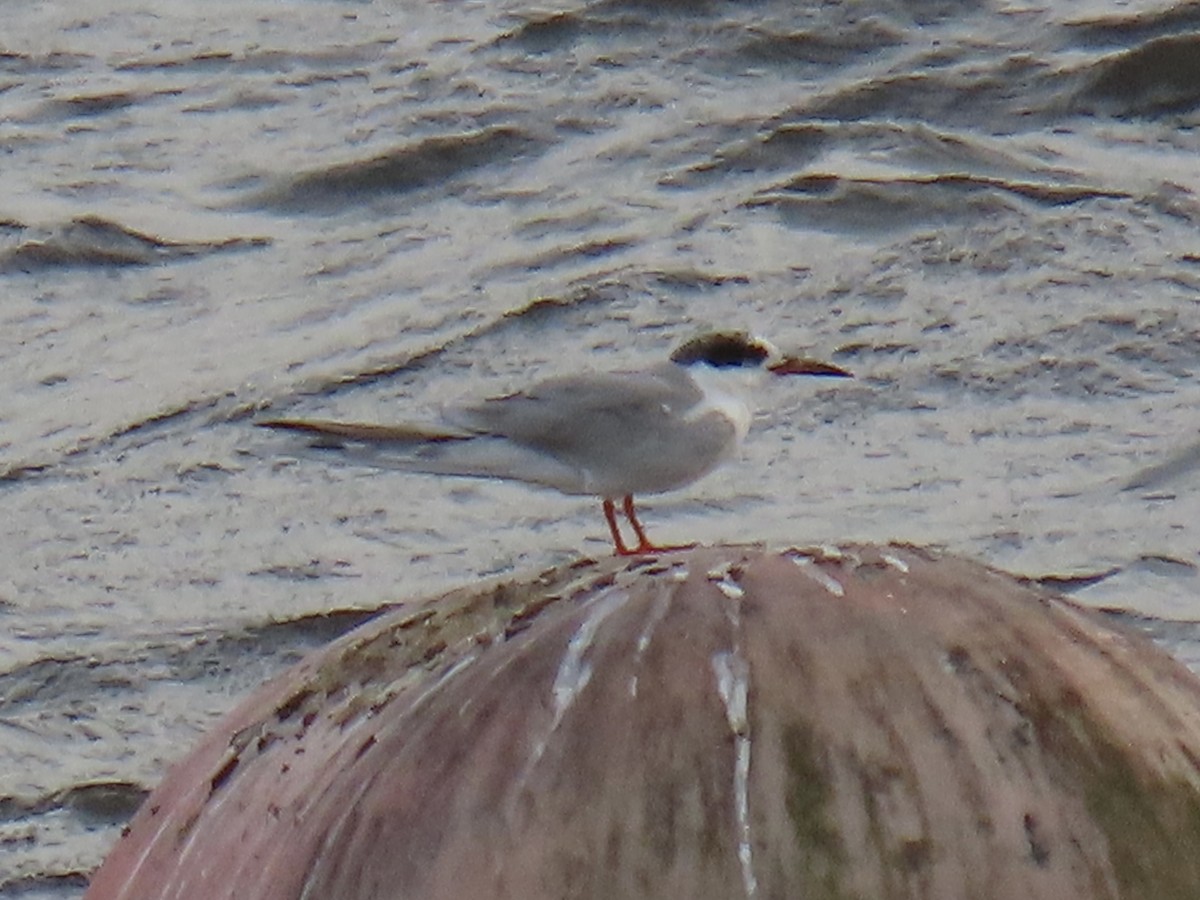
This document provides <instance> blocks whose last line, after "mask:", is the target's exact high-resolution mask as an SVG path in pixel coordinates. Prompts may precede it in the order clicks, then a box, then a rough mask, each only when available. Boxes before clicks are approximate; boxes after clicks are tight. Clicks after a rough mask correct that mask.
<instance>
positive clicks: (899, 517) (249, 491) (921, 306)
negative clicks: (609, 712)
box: [0, 0, 1200, 898]
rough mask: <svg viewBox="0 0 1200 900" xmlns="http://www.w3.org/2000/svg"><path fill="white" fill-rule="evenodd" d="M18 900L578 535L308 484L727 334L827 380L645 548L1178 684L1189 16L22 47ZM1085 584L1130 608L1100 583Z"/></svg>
mask: <svg viewBox="0 0 1200 900" xmlns="http://www.w3.org/2000/svg"><path fill="white" fill-rule="evenodd" d="M0 10H2V11H3V13H4V16H5V29H4V34H3V37H0V148H2V150H3V162H4V165H3V166H2V167H0V198H2V200H3V205H2V206H0V298H2V301H3V302H2V304H0V326H2V327H0V353H2V357H0V358H2V360H3V372H4V375H5V378H4V386H5V390H4V391H3V394H2V395H0V423H2V426H3V427H2V430H0V477H2V478H3V481H2V482H0V497H2V502H3V504H4V509H5V513H6V515H5V516H4V518H3V520H2V521H0V555H2V561H3V566H2V567H0V897H6V896H21V897H37V898H42V897H47V898H62V897H77V896H78V895H79V894H80V893H81V892H82V889H83V885H84V883H85V877H86V873H87V872H88V871H90V870H91V868H93V867H94V866H95V865H96V863H97V862H98V861H99V860H100V859H101V858H102V855H103V853H104V851H105V849H106V847H107V846H109V845H110V844H111V842H112V841H113V840H115V839H116V836H117V833H118V831H119V826H120V823H121V822H123V821H124V819H125V818H126V817H127V816H128V814H129V811H130V810H131V809H132V808H133V807H134V806H136V803H137V802H138V800H139V799H140V797H141V796H142V793H143V791H144V790H146V789H148V788H149V787H151V786H152V785H153V784H154V783H155V782H156V780H157V779H158V777H159V776H160V774H161V772H162V771H163V768H164V766H165V765H166V764H167V763H168V762H169V761H170V760H172V759H175V758H177V757H178V756H180V755H181V754H182V753H183V752H185V751H186V749H187V747H188V746H189V745H190V744H191V743H192V742H193V741H194V740H195V737H196V735H197V734H198V733H199V731H201V730H203V729H204V728H205V727H206V726H207V725H208V724H209V723H210V722H211V721H212V719H213V717H215V716H216V715H219V714H220V712H222V711H223V710H225V709H228V708H229V707H230V706H231V705H232V704H233V703H235V702H236V700H237V698H238V696H240V695H241V694H243V693H244V692H245V691H246V690H247V689H249V687H251V686H252V685H254V684H255V683H258V682H260V681H261V680H262V679H264V678H266V677H269V676H270V675H271V674H272V673H274V672H276V671H278V669H279V668H280V667H281V666H283V665H285V664H287V663H288V662H289V661H292V660H294V659H296V658H298V656H299V655H300V654H301V653H303V652H304V650H305V649H307V648H309V647H312V646H316V645H318V644H320V643H321V642H322V641H324V640H327V639H328V638H329V637H330V636H331V635H333V634H336V633H338V632H339V631H341V630H343V629H345V628H347V627H350V626H351V625H353V624H354V623H355V622H357V621H359V620H360V619H361V615H360V614H359V613H356V612H355V611H356V610H371V609H374V608H376V607H378V606H379V605H381V604H383V603H387V602H393V601H398V600H403V599H404V598H406V597H413V596H419V595H425V594H428V593H430V592H435V591H439V590H443V589H447V588H450V587H453V586H458V585H460V584H463V583H465V582H469V581H470V580H471V579H473V578H475V577H478V576H479V575H482V574H494V573H503V572H508V571H523V570H527V569H529V568H531V567H543V566H546V565H548V564H551V563H554V562H559V561H562V560H565V559H569V558H572V557H573V556H575V555H577V554H579V553H581V552H582V553H592V554H594V553H604V552H607V546H606V538H605V528H604V526H603V523H602V520H601V518H600V515H599V509H598V504H597V503H593V502H591V501H587V500H581V499H579V498H564V497H559V496H557V495H555V494H552V493H549V492H542V491H536V490H531V489H527V488H524V487H521V486H519V485H504V484H490V483H478V482H471V481H443V480H438V479H434V478H425V477H420V476H407V475H399V474H387V475H383V476H376V475H373V474H371V473H364V472H361V471H359V470H355V469H351V468H333V467H327V466H322V465H319V464H316V463H313V462H311V461H309V460H300V461H297V460H295V459H292V458H290V457H289V456H288V451H287V444H286V442H284V441H281V439H280V437H279V436H278V435H272V434H268V433H265V432H261V431H259V430H256V429H254V428H253V427H252V424H251V423H252V421H253V419H254V417H255V416H256V415H259V414H261V413H263V412H265V411H267V410H269V412H270V414H271V415H319V416H322V417H330V418H332V417H347V418H362V419H367V420H387V419H389V418H391V419H402V418H404V419H410V418H418V419H419V418H420V417H422V416H423V415H427V414H429V413H430V412H431V411H432V410H434V409H436V407H437V405H438V404H439V403H442V402H445V401H447V400H449V399H452V398H455V397H460V396H464V395H472V394H476V393H480V392H501V391H505V390H508V389H511V388H513V387H516V386H519V385H520V384H522V383H523V382H525V381H526V380H527V379H529V378H532V377H537V376H543V375H550V374H554V373H560V372H566V371H576V370H578V369H581V368H585V367H597V368H604V367H621V366H625V365H636V364H638V363H640V362H643V361H644V360H646V359H648V358H654V357H658V356H661V355H662V354H665V353H666V352H667V350H668V349H669V348H670V347H671V346H672V345H673V344H674V343H675V342H676V341H677V340H679V339H680V338H683V337H687V336H690V335H691V334H693V333H694V332H695V331H696V330H697V329H699V328H701V327H707V326H713V325H717V326H735V327H749V328H752V329H753V330H756V331H759V332H761V333H765V334H767V335H769V336H770V337H771V338H772V339H773V340H774V341H775V342H776V343H777V344H779V345H781V346H785V347H788V348H790V349H797V350H803V351H806V352H809V353H811V354H813V355H819V356H825V357H827V358H831V359H834V360H835V361H837V362H838V363H839V364H841V365H844V366H846V367H848V368H850V369H852V370H853V371H855V373H856V374H857V375H858V378H857V379H856V380H855V381H854V382H852V383H849V384H847V383H837V384H827V383H823V384H806V385H797V384H796V383H795V382H791V383H788V384H782V383H781V384H776V385H774V386H772V387H771V388H770V390H769V392H768V393H767V394H766V396H763V397H762V398H761V411H760V414H759V416H758V418H757V419H756V422H755V427H754V429H753V430H752V433H751V436H750V440H749V442H748V444H747V447H746V450H745V452H744V453H743V454H742V457H741V459H740V460H739V461H738V462H737V463H735V464H733V465H730V466H729V467H727V468H726V469H724V470H722V471H721V472H720V473H719V474H717V475H714V476H712V477H710V478H709V479H707V480H705V481H703V482H701V483H700V484H698V485H696V486H695V487H693V488H691V489H689V490H687V491H683V492H680V493H679V494H676V495H668V496H664V497H661V498H647V501H646V502H645V504H644V506H645V515H644V518H645V519H646V521H647V524H648V527H649V528H650V529H651V533H652V535H653V536H655V537H656V538H657V539H658V540H661V541H679V540H704V541H719V540H767V541H771V542H776V543H780V544H804V543H812V542H821V541H826V540H850V539H858V540H862V539H866V540H886V539H893V538H898V539H904V540H911V541H914V542H920V543H935V544H939V545H942V546H945V547H947V548H949V549H951V550H954V551H956V552H961V553H965V554H967V555H970V556H973V557H977V558H981V559H984V560H986V561H988V562H991V563H993V564H995V565H997V566H999V567H1002V568H1005V569H1008V570H1010V571H1014V572H1017V573H1019V574H1022V575H1025V576H1029V577H1034V578H1044V577H1049V578H1051V579H1054V580H1055V583H1060V584H1065V585H1067V586H1070V587H1075V588H1079V590H1078V594H1077V596H1079V597H1081V598H1082V599H1084V600H1087V601H1089V602H1092V603H1095V604H1096V605H1099V606H1106V607H1107V606H1112V607H1117V608H1120V609H1122V610H1125V613H1124V615H1125V616H1126V617H1128V618H1129V619H1130V621H1133V622H1134V623H1136V624H1138V625H1140V626H1141V627H1144V628H1145V629H1146V630H1147V631H1148V632H1149V633H1151V634H1152V635H1153V636H1154V637H1155V638H1156V639H1157V640H1159V641H1161V642H1162V643H1163V644H1164V645H1165V646H1167V647H1169V648H1170V649H1171V650H1172V651H1173V652H1175V653H1176V654H1177V655H1179V656H1180V658H1182V659H1183V660H1184V661H1186V662H1188V663H1189V664H1192V665H1194V666H1195V665H1198V664H1200V649H1198V648H1200V642H1198V641H1197V639H1196V622H1197V621H1200V604H1198V603H1197V599H1196V598H1197V595H1198V592H1197V589H1196V588H1197V575H1196V565H1197V541H1196V531H1195V527H1194V523H1195V522H1196V521H1197V518H1198V514H1200V509H1198V507H1197V500H1196V494H1197V491H1196V488H1197V485H1198V483H1200V475H1197V474H1196V466H1194V465H1191V464H1190V463H1187V462H1185V464H1183V465H1181V466H1176V467H1175V468H1174V469H1172V470H1171V471H1170V473H1169V474H1170V477H1169V478H1166V479H1165V480H1160V481H1159V482H1156V483H1155V484H1154V485H1153V488H1152V489H1141V490H1136V491H1121V490H1119V488H1120V487H1121V485H1122V484H1123V483H1124V482H1125V481H1126V480H1127V479H1129V478H1130V477H1132V476H1133V475H1134V473H1136V472H1138V471H1139V470H1141V469H1143V468H1145V467H1147V466H1152V465H1155V464H1158V463H1161V462H1163V461H1164V460H1169V459H1170V458H1171V457H1172V454H1176V453H1182V454H1183V457H1182V458H1183V459H1185V460H1191V459H1193V457H1192V456H1189V455H1188V448H1189V447H1191V446H1193V445H1194V444H1195V443H1196V441H1197V440H1198V439H1200V436H1198V434H1197V424H1196V417H1195V409H1196V408H1197V401H1198V399H1200V398H1198V396H1197V394H1198V391H1197V383H1196V379H1195V371H1196V367H1197V358H1198V354H1197V351H1198V349H1200V306H1198V305H1197V296H1200V294H1198V288H1200V239H1198V238H1197V235H1198V234H1200V232H1198V230H1197V226H1198V225H1200V200H1198V199H1197V190H1198V189H1200V170H1197V167H1196V165H1195V160H1196V158H1197V151H1198V150H1200V128H1198V126H1200V70H1198V68H1197V64H1196V60H1197V59H1200V4H1196V3H1177V4H1173V5H1172V4H1161V5H1151V4H1148V3H1141V4H1136V5H1132V4H1131V5H1123V6H1117V7H1115V8H1114V6H1113V5H1112V4H1101V3H1090V2H1066V0H1062V2H1059V3H1057V4H1055V5H1053V6H1046V5H1038V4H1017V3H1002V2H995V3H987V2H968V3H962V2H953V3H952V2H937V0H910V2H900V0H892V2H889V0H863V2H855V3H828V4H817V5H808V6H801V5H797V4H794V3H789V2H772V0H762V2H756V3H743V4H733V3H725V2H711V0H694V2H672V3H655V4H650V3H644V2H638V0H621V2H618V0H605V2H596V3H591V4H576V5H573V6H570V7H559V8H557V9H555V8H551V7H527V6H522V5H520V4H518V3H515V2H504V0H489V2H483V0H481V2H476V3H469V4H464V3H458V4H438V3H410V4H387V3H365V2H364V3H360V2H348V0H344V2H317V0H311V2H292V3H278V2H274V0H272V2H265V0H262V2H254V0H244V2H239V3H236V4H234V3H220V2H206V3H202V4H197V3H186V4H185V3H180V2H156V3H154V4H149V3H135V2H107V3H98V2H93V3H87V2H81V3H75V4H70V5H65V4H27V3H14V2H6V3H3V4H2V5H0ZM1101 575H1104V576H1105V577H1102V578H1101V577H1099V576H1101Z"/></svg>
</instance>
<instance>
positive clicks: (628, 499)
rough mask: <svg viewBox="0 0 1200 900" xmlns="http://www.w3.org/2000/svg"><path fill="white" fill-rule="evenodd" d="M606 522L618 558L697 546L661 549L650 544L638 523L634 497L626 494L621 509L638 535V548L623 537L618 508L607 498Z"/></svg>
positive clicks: (640, 524)
mask: <svg viewBox="0 0 1200 900" xmlns="http://www.w3.org/2000/svg"><path fill="white" fill-rule="evenodd" d="M603 506H604V520H605V521H606V522H608V530H609V532H610V533H611V534H612V539H613V546H614V547H615V548H616V553H617V556H641V555H642V554H645V553H660V552H663V551H666V550H687V549H688V548H690V547H694V546H696V545H695V544H683V545H679V546H670V547H659V546H658V545H656V544H652V543H651V542H650V538H649V536H648V535H647V534H646V529H645V527H644V526H643V525H642V523H641V522H640V521H638V517H637V512H636V511H635V510H634V507H633V495H632V494H626V495H625V497H624V498H623V499H622V501H621V508H622V509H623V510H624V511H625V518H627V519H628V520H629V525H630V527H631V528H632V529H633V533H634V534H635V535H637V539H638V542H637V546H636V547H630V546H629V545H628V544H626V543H625V540H624V538H622V537H621V529H620V528H619V527H618V526H617V508H616V504H614V503H613V501H612V500H610V499H608V498H607V497H606V498H604V501H603Z"/></svg>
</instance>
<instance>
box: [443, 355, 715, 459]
mask: <svg viewBox="0 0 1200 900" xmlns="http://www.w3.org/2000/svg"><path fill="white" fill-rule="evenodd" d="M676 370H677V367H675V366H673V365H672V366H670V367H669V368H665V367H664V368H663V369H659V370H650V371H647V372H639V373H619V372H618V373H603V374H593V375H579V376H567V377H563V378H552V379H550V380H548V381H544V382H541V383H540V384H537V385H535V386H534V387H532V388H530V389H529V390H527V391H523V392H521V393H517V394H510V395H508V396H506V397H496V398H493V399H490V400H485V401H484V402H482V403H479V404H476V405H473V406H466V407H460V408H458V409H455V410H450V411H447V413H446V419H447V421H449V422H450V423H451V424H453V425H456V426H459V427H462V428H467V429H471V430H474V431H477V432H484V433H487V434H491V435H496V436H499V437H504V438H507V439H508V440H510V441H513V442H514V443H517V444H520V445H522V446H525V447H529V448H531V449H535V450H540V451H542V452H547V453H563V452H571V451H572V450H573V449H575V448H581V447H587V446H595V445H596V443H597V441H600V442H601V443H606V442H607V441H611V440H614V439H616V440H631V439H633V438H634V436H635V435H638V434H639V433H643V434H644V433H645V432H646V431H647V430H654V429H655V428H656V427H658V426H659V424H660V423H663V422H665V420H666V419H667V418H668V417H669V416H671V415H672V414H676V415H678V414H680V413H685V412H686V411H687V410H688V409H690V408H692V407H694V406H695V405H696V403H698V402H699V401H700V400H701V399H702V397H701V394H700V392H699V390H698V389H697V388H696V387H695V385H694V384H693V383H692V382H691V381H689V380H688V379H687V378H686V376H683V375H682V373H678V372H677V371H676Z"/></svg>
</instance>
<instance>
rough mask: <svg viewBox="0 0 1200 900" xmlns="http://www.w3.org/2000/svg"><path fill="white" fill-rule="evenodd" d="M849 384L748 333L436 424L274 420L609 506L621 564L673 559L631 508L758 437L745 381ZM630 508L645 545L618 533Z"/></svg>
mask: <svg viewBox="0 0 1200 900" xmlns="http://www.w3.org/2000/svg"><path fill="white" fill-rule="evenodd" d="M750 372H767V373H771V374H774V375H813V376H824V377H837V378H847V377H850V373H849V372H847V371H846V370H845V369H842V368H840V367H838V366H836V365H833V364H831V363H827V362H821V361H818V360H813V359H805V358H800V357H794V356H785V355H783V354H781V353H780V352H779V351H778V350H777V349H776V348H775V347H774V346H772V345H771V344H770V343H769V342H768V341H766V340H763V339H762V338H758V337H755V336H753V335H750V334H747V333H745V332H714V333H709V334H704V335H700V336H698V337H695V338H692V339H691V340H689V341H687V342H685V343H683V344H682V345H680V346H679V347H677V348H676V349H675V351H674V352H673V353H671V355H670V359H669V360H668V361H666V362H663V363H660V364H658V365H656V366H653V367H651V368H647V369H643V370H640V371H625V372H596V373H586V374H577V375H566V376H562V377H557V378H550V379H548V380H546V381H541V382H539V383H537V384H535V385H533V386H532V387H529V388H527V389H525V390H523V391H519V392H517V393H514V394H508V395H506V396H501V397H493V398H490V399H487V400H483V401H482V402H478V403H474V404H471V405H464V406H458V407H454V408H447V409H445V410H443V411H442V418H441V421H440V422H439V423H438V424H436V425H433V426H426V425H416V424H413V425H408V424H396V425H377V424H368V423H361V422H333V421H326V420H315V419H272V420H269V421H263V422H258V423H257V424H258V425H259V426H261V427H264V428H273V429H280V430H284V431H289V432H299V433H301V434H303V435H305V436H306V437H308V438H309V439H310V446H313V447H319V448H325V449H333V450H338V451H341V452H343V453H344V454H347V455H348V456H350V457H351V458H352V459H354V460H355V461H357V462H362V463H366V464H368V465H373V466H380V467H386V468H397V469H401V470H404V471H409V472H421V473H426V474H434V475H459V476H470V477H481V478H502V479H508V480H512V481H522V482H526V483H529V484H534V485H541V486H545V487H550V488H554V489H556V490H559V491H561V492H562V493H564V494H573V495H590V496H596V497H599V498H600V499H601V505H602V508H603V511H604V519H605V521H606V522H607V523H608V528H609V532H610V533H611V534H612V540H613V545H614V548H615V550H616V553H617V554H618V555H619V556H636V555H643V554H650V553H655V552H661V551H665V550H671V549H679V548H674V547H662V546H658V545H655V544H653V543H651V541H650V539H649V537H648V536H647V535H646V529H645V527H644V526H643V525H642V523H641V522H640V521H639V520H638V517H637V513H636V511H635V509H634V501H633V498H634V496H635V495H639V494H660V493H663V492H666V491H673V490H676V489H678V488H682V487H684V486H686V485H689V484H691V483H692V482H694V481H696V480H697V479H699V478H701V477H703V476H704V475H707V474H708V473H709V472H711V471H712V470H713V469H715V468H716V467H717V466H718V465H720V464H721V463H722V462H725V461H726V460H728V459H729V458H730V457H731V456H733V454H734V452H735V451H736V450H737V449H738V447H739V446H740V445H741V442H742V440H743V439H744V438H745V436H746V433H747V431H749V428H750V417H751V412H750V408H749V406H748V405H747V403H746V401H745V399H744V393H745V387H746V385H745V381H746V378H745V376H746V375H747V373H750ZM617 501H620V502H621V506H622V509H623V511H624V513H625V517H626V519H627V520H628V522H629V525H630V527H631V528H632V529H633V533H634V536H635V537H636V539H637V543H636V544H635V545H634V546H630V545H629V544H627V543H626V542H625V540H624V538H623V537H622V535H621V529H620V528H619V527H618V524H617V514H616V504H617Z"/></svg>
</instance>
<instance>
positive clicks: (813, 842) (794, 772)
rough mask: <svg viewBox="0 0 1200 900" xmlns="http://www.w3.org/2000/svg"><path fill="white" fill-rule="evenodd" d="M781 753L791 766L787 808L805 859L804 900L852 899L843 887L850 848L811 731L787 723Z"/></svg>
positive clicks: (803, 875)
mask: <svg viewBox="0 0 1200 900" xmlns="http://www.w3.org/2000/svg"><path fill="white" fill-rule="evenodd" d="M783 752H784V758H785V761H786V764H787V788H786V790H787V793H786V795H785V797H784V805H785V808H786V809H787V814H788V819H789V820H790V821H791V823H792V830H793V833H794V834H795V837H796V844H797V847H798V848H799V851H800V854H801V858H802V860H803V866H804V869H805V871H804V872H803V873H802V883H803V884H804V885H805V886H806V888H807V891H806V893H805V896H806V897H811V898H819V900H847V898H848V897H849V896H850V895H848V894H846V893H845V892H844V891H843V889H842V884H841V882H842V875H843V872H844V869H845V866H846V862H847V860H846V850H845V847H844V846H843V845H842V841H841V837H840V835H839V833H838V830H837V828H836V827H835V825H834V824H833V822H832V821H831V819H830V814H829V805H830V801H831V800H832V798H833V788H832V786H831V785H830V784H829V775H828V773H827V772H826V771H825V770H824V768H822V766H821V765H820V761H819V759H818V756H817V749H816V741H815V739H814V738H813V734H812V731H811V730H810V729H809V728H807V727H805V726H802V725H798V724H792V725H789V726H788V727H787V728H786V729H785V730H784V733H783Z"/></svg>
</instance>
